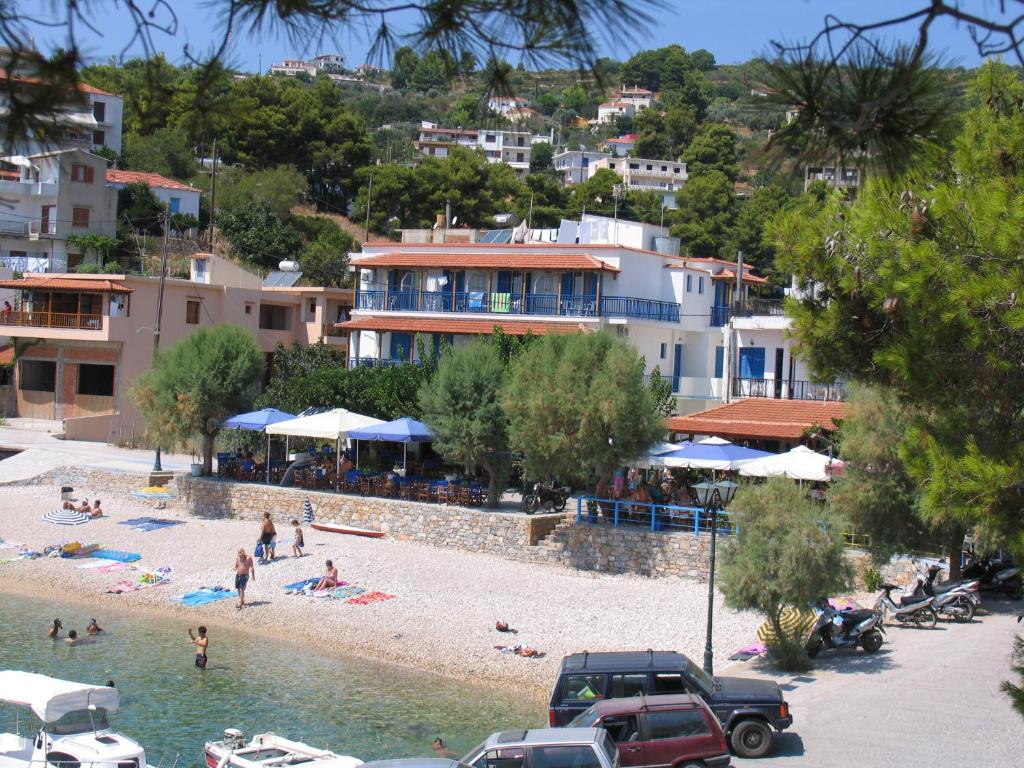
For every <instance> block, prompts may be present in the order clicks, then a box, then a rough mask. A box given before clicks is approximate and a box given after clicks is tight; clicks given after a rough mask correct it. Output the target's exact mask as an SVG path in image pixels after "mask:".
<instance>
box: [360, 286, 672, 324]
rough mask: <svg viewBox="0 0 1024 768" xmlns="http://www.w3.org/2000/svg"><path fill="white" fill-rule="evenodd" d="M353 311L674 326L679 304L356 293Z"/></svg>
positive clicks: (474, 293)
mask: <svg viewBox="0 0 1024 768" xmlns="http://www.w3.org/2000/svg"><path fill="white" fill-rule="evenodd" d="M355 308H356V309H357V310H368V311H372V312H454V313H465V314H488V315H531V316H537V315H548V316H555V317H608V316H610V317H632V318H637V319H640V320H656V321H662V322H670V323H678V322H679V317H680V314H679V305H678V304H676V303H674V302H670V301H659V300H657V299H642V298H637V297H632V296H602V297H601V298H600V300H599V299H598V298H597V296H595V295H592V294H561V295H559V294H554V293H527V294H526V295H525V296H524V295H523V294H520V293H502V292H493V291H492V292H486V291H423V292H420V291H386V290H369V291H366V290H364V291H359V294H358V295H357V297H356V307H355Z"/></svg>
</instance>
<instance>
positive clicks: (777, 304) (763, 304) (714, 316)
mask: <svg viewBox="0 0 1024 768" xmlns="http://www.w3.org/2000/svg"><path fill="white" fill-rule="evenodd" d="M785 314H786V309H785V305H784V303H783V300H782V299H762V298H760V297H754V298H749V299H745V300H744V301H743V303H742V304H741V305H739V306H732V305H730V306H719V305H715V306H712V307H711V325H713V326H716V327H721V326H723V325H728V324H729V318H731V317H753V316H754V315H768V316H771V317H782V316H783V315H785Z"/></svg>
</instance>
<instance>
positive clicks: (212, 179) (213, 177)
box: [161, 139, 217, 295]
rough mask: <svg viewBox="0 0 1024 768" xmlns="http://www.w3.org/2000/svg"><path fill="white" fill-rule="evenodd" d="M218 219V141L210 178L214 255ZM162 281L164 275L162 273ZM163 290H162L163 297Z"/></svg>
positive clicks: (214, 142) (211, 242)
mask: <svg viewBox="0 0 1024 768" xmlns="http://www.w3.org/2000/svg"><path fill="white" fill-rule="evenodd" d="M216 217H217V139H214V140H213V173H212V175H211V176H210V253H213V240H214V237H215V229H216V227H215V226H214V220H215V219H216ZM161 279H163V274H162V273H161ZM162 294H163V289H162V288H161V295H162Z"/></svg>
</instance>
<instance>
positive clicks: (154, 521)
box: [118, 517, 184, 533]
mask: <svg viewBox="0 0 1024 768" xmlns="http://www.w3.org/2000/svg"><path fill="white" fill-rule="evenodd" d="M183 522H184V521H183V520H168V519H167V518H160V517H134V518H132V519H131V520H122V521H121V522H120V523H118V525H127V526H131V528H132V529H133V530H136V531H142V532H143V533H148V532H150V531H158V530H160V529H161V528H169V527H170V526H172V525H181V524H182V523H183Z"/></svg>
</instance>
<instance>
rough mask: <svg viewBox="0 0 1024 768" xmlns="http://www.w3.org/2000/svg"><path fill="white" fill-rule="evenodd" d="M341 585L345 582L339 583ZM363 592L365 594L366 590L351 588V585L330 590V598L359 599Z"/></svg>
mask: <svg viewBox="0 0 1024 768" xmlns="http://www.w3.org/2000/svg"><path fill="white" fill-rule="evenodd" d="M341 584H345V582H341ZM365 592H366V590H365V589H363V588H362V587H356V586H353V585H347V586H341V587H338V588H337V589H332V590H331V597H333V598H335V599H337V600H349V599H350V598H353V597H359V595H362V594H364V593H365Z"/></svg>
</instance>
